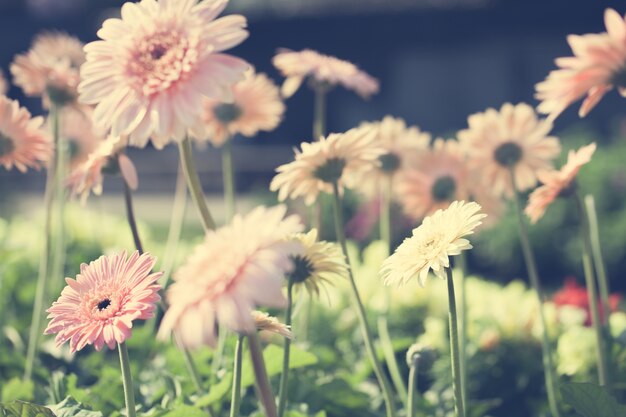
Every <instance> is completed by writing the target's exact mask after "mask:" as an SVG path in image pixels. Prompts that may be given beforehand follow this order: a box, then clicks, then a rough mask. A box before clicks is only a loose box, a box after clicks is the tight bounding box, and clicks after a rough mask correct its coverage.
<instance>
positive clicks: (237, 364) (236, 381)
mask: <svg viewBox="0 0 626 417" xmlns="http://www.w3.org/2000/svg"><path fill="white" fill-rule="evenodd" d="M243 340H244V339H243V336H242V335H238V336H237V345H236V346H235V359H234V362H233V392H232V394H231V400H230V417H239V407H240V405H241V362H242V360H243Z"/></svg>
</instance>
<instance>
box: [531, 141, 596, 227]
mask: <svg viewBox="0 0 626 417" xmlns="http://www.w3.org/2000/svg"><path fill="white" fill-rule="evenodd" d="M595 151H596V144H595V143H592V144H590V145H587V146H583V147H582V148H580V149H579V150H578V151H573V150H571V151H569V154H568V155H567V163H565V165H563V167H561V169H560V170H559V171H555V170H552V171H540V172H538V173H537V176H538V178H539V181H540V182H541V183H542V184H543V185H542V186H541V187H539V188H537V189H536V190H535V191H533V192H532V193H531V194H530V196H529V197H528V205H527V206H526V209H525V210H524V211H525V212H526V215H527V216H528V217H529V218H530V221H531V222H532V223H536V222H537V220H539V219H540V218H542V217H543V214H544V213H545V212H546V209H547V208H548V206H549V205H550V204H552V202H553V201H554V200H556V199H557V197H559V196H560V195H562V194H563V193H566V192H567V191H568V189H569V188H570V187H571V186H572V183H573V182H574V181H575V180H576V175H578V171H580V168H582V166H583V165H585V164H587V163H588V162H589V161H591V157H592V155H593V153H594V152H595Z"/></svg>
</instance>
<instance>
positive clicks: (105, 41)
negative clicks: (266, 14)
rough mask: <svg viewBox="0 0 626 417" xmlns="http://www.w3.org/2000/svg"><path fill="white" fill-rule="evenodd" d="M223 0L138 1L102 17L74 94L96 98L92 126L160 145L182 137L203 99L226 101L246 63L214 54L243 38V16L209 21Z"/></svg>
mask: <svg viewBox="0 0 626 417" xmlns="http://www.w3.org/2000/svg"><path fill="white" fill-rule="evenodd" d="M227 3H228V0H214V1H202V2H199V3H198V2H196V1H195V0H160V1H156V0H141V1H140V2H139V3H130V2H128V3H125V4H124V5H123V6H122V16H121V19H108V20H106V21H105V22H104V23H103V25H102V29H100V30H99V31H98V36H99V37H100V38H101V39H102V40H100V41H96V42H92V43H90V44H88V45H87V46H85V52H86V54H87V62H86V63H85V64H84V65H83V67H82V68H81V77H82V81H81V83H80V85H79V87H78V90H79V93H80V100H81V101H82V102H84V103H87V104H95V105H96V110H95V113H94V121H95V124H96V125H97V126H99V127H102V128H103V129H105V130H106V129H109V128H110V129H111V133H112V134H113V135H114V136H119V135H129V136H130V143H131V144H132V145H136V146H145V145H146V143H147V142H148V139H149V138H151V139H152V142H153V143H154V145H155V146H157V147H159V148H161V147H163V146H165V145H166V144H167V143H168V142H169V141H170V140H171V139H175V140H182V139H183V137H184V136H185V134H186V133H187V130H188V129H189V128H191V127H193V126H194V125H195V124H196V123H197V122H198V119H199V117H200V114H201V112H202V100H203V98H204V97H210V98H213V99H216V100H220V101H230V99H231V98H232V94H231V87H232V85H233V84H234V83H235V82H237V81H239V80H241V79H242V78H243V73H244V72H245V70H246V69H247V68H248V64H247V63H246V62H244V61H243V60H241V59H239V58H235V57H233V56H230V55H225V54H223V53H220V52H221V51H224V50H226V49H229V48H232V47H233V46H235V45H238V44H239V43H241V42H242V41H243V40H244V39H245V38H246V37H247V36H248V32H246V31H245V30H244V27H245V26H246V19H245V18H244V17H243V16H239V15H232V16H227V17H222V18H220V19H215V18H216V17H217V15H218V14H219V13H220V12H221V11H222V10H223V9H224V7H226V4H227Z"/></svg>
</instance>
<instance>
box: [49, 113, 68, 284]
mask: <svg viewBox="0 0 626 417" xmlns="http://www.w3.org/2000/svg"><path fill="white" fill-rule="evenodd" d="M52 113H53V129H54V136H55V137H56V138H57V139H56V143H57V145H56V147H57V149H56V157H57V162H56V172H55V178H56V186H55V188H56V191H55V193H56V196H57V197H56V205H57V209H56V221H55V223H56V234H55V235H54V238H55V241H54V256H53V258H52V259H53V261H52V276H53V277H58V280H57V281H53V282H61V283H63V284H65V282H64V280H63V278H64V277H65V267H64V266H65V215H64V213H65V179H66V177H67V163H66V157H67V153H68V149H67V143H66V142H67V141H66V140H65V138H64V137H63V135H62V134H61V108H60V107H55V109H54V110H52Z"/></svg>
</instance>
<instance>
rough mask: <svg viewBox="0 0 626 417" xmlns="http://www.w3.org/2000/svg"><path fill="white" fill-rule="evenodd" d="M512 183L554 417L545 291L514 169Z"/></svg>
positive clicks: (555, 404)
mask: <svg viewBox="0 0 626 417" xmlns="http://www.w3.org/2000/svg"><path fill="white" fill-rule="evenodd" d="M510 176H511V184H512V186H513V190H514V191H513V192H514V193H515V195H514V198H513V202H514V203H515V213H516V215H517V226H518V230H519V236H520V243H521V245H522V254H523V256H524V261H525V263H526V270H527V272H528V277H529V279H530V283H531V285H532V287H533V289H534V290H535V293H536V295H537V304H538V307H539V308H538V310H539V324H540V325H541V351H542V357H543V372H544V377H545V381H546V390H547V392H548V403H549V406H550V412H551V413H552V416H553V417H559V416H560V413H559V407H558V392H559V390H558V386H557V381H556V377H555V374H554V365H553V361H552V352H551V350H550V341H549V338H548V327H547V325H546V316H545V311H544V308H545V307H544V302H543V292H542V290H541V281H540V280H539V273H538V272H537V263H536V262H535V256H534V254H533V251H532V248H531V246H530V239H529V238H528V230H527V229H526V223H525V222H524V215H523V212H522V205H521V202H520V195H519V193H518V192H517V184H516V182H515V175H514V173H513V170H511V171H510Z"/></svg>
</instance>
